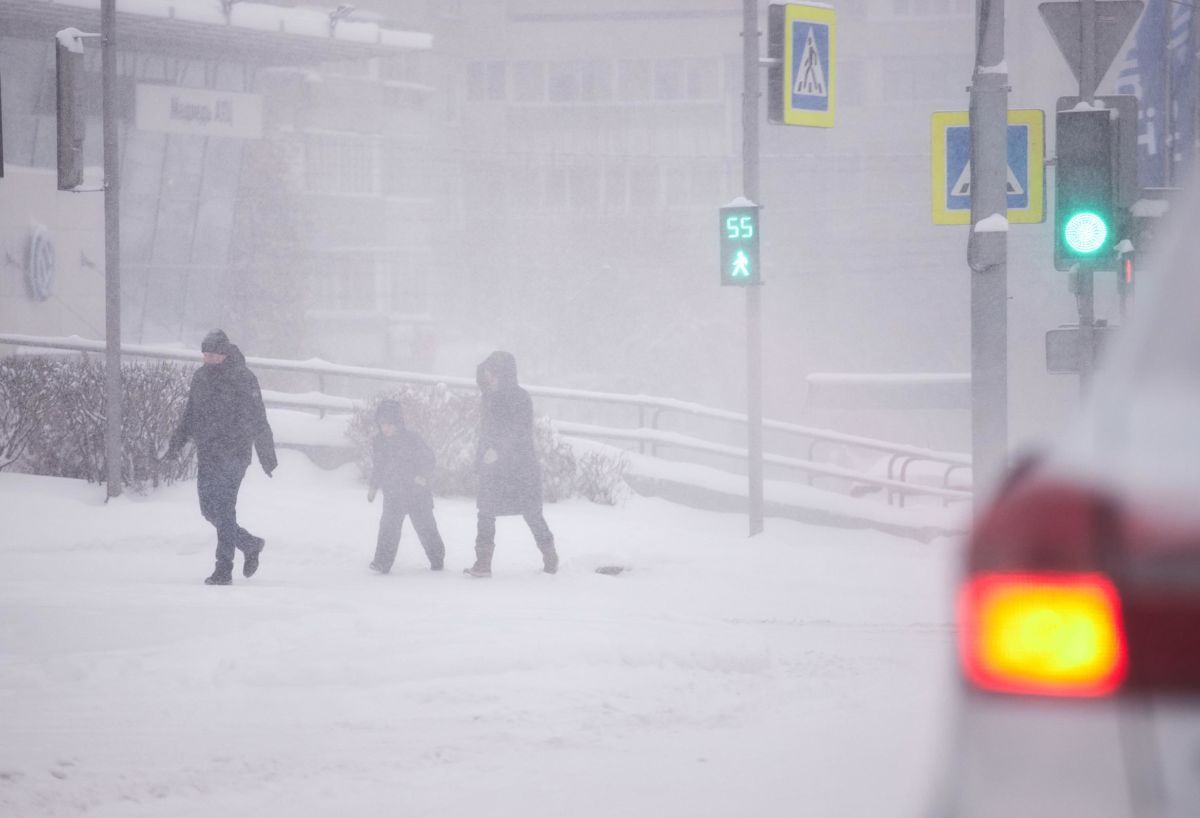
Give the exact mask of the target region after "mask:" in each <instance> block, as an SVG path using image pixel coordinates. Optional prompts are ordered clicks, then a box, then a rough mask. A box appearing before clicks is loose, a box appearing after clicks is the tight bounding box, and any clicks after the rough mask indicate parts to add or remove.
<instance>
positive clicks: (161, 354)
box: [0, 333, 971, 506]
mask: <svg viewBox="0 0 1200 818" xmlns="http://www.w3.org/2000/svg"><path fill="white" fill-rule="evenodd" d="M0 345H11V346H16V347H26V348H33V349H58V350H67V351H72V352H83V353H99V352H103V351H104V348H105V347H104V343H103V342H102V341H91V340H87V339H84V338H78V337H69V338H45V337H38V336H28V335H12V334H2V333H0ZM121 354H122V355H123V356H127V357H131V358H149V359H157V360H168V361H179V362H185V363H199V362H201V361H202V360H203V357H202V355H201V354H200V353H199V352H193V351H190V350H184V349H173V348H169V347H155V346H148V345H139V344H127V345H123V346H122V347H121ZM246 362H247V364H248V365H250V366H252V367H254V368H255V369H258V370H264V371H277V372H292V373H299V374H304V375H308V376H311V377H314V378H315V379H316V385H317V393H307V394H304V393H299V394H298V393H290V392H277V391H270V390H265V391H264V393H263V395H264V400H266V402H267V403H269V404H271V405H273V406H281V407H287V408H294V409H308V410H312V411H316V412H318V413H320V414H321V416H324V415H325V414H326V413H327V412H336V413H346V412H350V411H353V409H354V408H355V407H356V406H358V405H361V402H360V401H356V400H355V399H353V398H346V397H341V396H337V395H330V394H328V391H327V386H328V379H329V378H332V377H340V378H355V379H361V380H367V381H377V382H384V383H400V384H411V385H420V386H437V385H444V386H445V387H447V388H449V389H454V390H459V391H474V390H476V389H477V387H476V384H475V380H474V379H473V378H463V377H455V376H440V375H428V374H425V373H420V372H403V371H398V370H392V369H382V368H377V367H365V366H349V365H342V364H334V363H330V362H328V361H323V360H320V359H315V358H314V359H309V360H307V361H294V360H286V359H276V358H258V357H248V358H247V359H246ZM523 386H524V388H525V389H526V390H527V391H528V392H529V393H530V394H531V395H532V396H534V397H540V398H546V399H554V400H561V401H572V402H579V403H584V404H590V405H594V406H596V405H609V406H628V407H631V408H633V409H635V410H636V412H637V420H638V423H637V426H636V427H632V428H631V427H613V426H601V425H594V424H589V423H578V422H573V421H568V420H562V419H559V420H555V421H554V425H555V427H556V428H557V429H558V430H559V431H560V432H561V433H562V434H564V435H568V436H573V437H582V438H588V439H593V440H619V441H623V442H625V443H630V444H636V445H637V447H638V450H639V451H640V452H641V453H645V454H649V455H651V456H658V455H659V452H660V451H661V450H663V449H677V450H683V451H688V452H691V453H694V454H703V455H710V456H718V457H721V458H727V459H732V460H735V461H740V462H743V463H744V462H745V461H746V459H747V453H746V450H745V449H744V448H739V447H736V446H730V445H727V444H722V443H718V442H714V441H710V440H704V439H702V438H697V437H693V436H689V435H684V434H680V433H678V432H672V431H666V430H663V429H661V428H660V423H661V421H662V418H663V416H664V415H665V414H667V413H673V414H676V415H682V416H686V417H692V418H703V419H707V420H716V421H722V422H726V423H729V424H732V425H734V426H742V427H744V426H745V425H746V422H747V421H746V416H745V415H743V414H740V413H738V412H730V411H727V410H724V409H716V408H713V407H710V406H704V405H702V404H697V403H689V402H686V401H680V400H674V399H671V398H660V397H654V396H650V395H623V394H617V393H612V392H594V391H588V390H577V389H564V388H559V387H552V386H532V385H528V384H523ZM763 426H764V428H765V429H767V430H770V431H773V432H777V433H781V434H784V435H790V436H794V437H796V438H798V439H800V440H801V441H802V442H804V441H807V457H805V458H797V457H788V456H784V455H779V454H767V455H765V456H764V461H765V462H766V463H767V464H769V465H772V466H775V467H778V468H781V469H787V470H791V471H799V472H802V473H804V474H805V475H806V478H807V483H808V484H809V485H812V484H813V482H814V480H815V479H817V478H830V479H836V480H839V481H843V482H846V483H849V484H850V485H852V486H859V487H868V488H870V489H874V490H880V491H883V492H885V493H886V498H887V502H888V504H889V505H890V504H893V503H895V504H898V505H900V506H903V505H904V504H905V498H907V497H912V496H925V497H933V498H937V499H939V500H941V501H942V502H943V504H949V503H950V502H951V501H969V500H970V499H971V492H970V490H969V488H966V487H955V486H952V485H951V478H952V477H953V475H954V474H955V473H957V472H962V471H969V470H970V468H971V460H970V458H969V457H968V456H967V455H965V454H961V453H957V452H944V451H938V450H934V449H925V448H921V447H918V446H909V445H906V444H902V443H892V442H889V441H884V440H878V439H875V438H869V437H861V436H857V435H851V434H846V433H844V432H836V431H832V430H829V429H818V428H815V427H811V426H802V425H799V424H794V423H784V422H781V421H775V420H766V421H764V423H763ZM821 445H827V446H840V447H843V448H844V449H847V450H852V451H859V452H868V453H874V454H878V455H880V456H883V457H886V458H887V461H886V469H885V470H884V474H882V475H880V474H876V473H872V472H869V471H858V470H855V469H850V468H845V467H842V466H837V465H833V464H830V463H823V462H819V461H816V460H814V459H813V458H814V455H815V452H816V450H817V447H818V446H821ZM917 463H926V464H932V465H933V466H934V467H936V468H937V469H938V470H940V472H941V479H940V485H927V484H922V483H916V482H911V481H910V468H911V467H912V466H913V465H914V464H917Z"/></svg>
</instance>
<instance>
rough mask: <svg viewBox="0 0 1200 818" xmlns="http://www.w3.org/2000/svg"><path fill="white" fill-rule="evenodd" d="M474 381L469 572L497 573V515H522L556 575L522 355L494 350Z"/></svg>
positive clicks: (476, 574)
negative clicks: (473, 524) (473, 527)
mask: <svg viewBox="0 0 1200 818" xmlns="http://www.w3.org/2000/svg"><path fill="white" fill-rule="evenodd" d="M475 380H476V382H477V383H478V384H479V389H480V392H481V393H482V395H483V397H482V403H481V406H480V421H479V448H478V449H477V450H476V454H475V468H476V470H477V471H478V473H479V495H478V498H477V499H476V506H477V508H478V511H479V520H478V529H477V532H476V535H475V564H474V565H473V566H472V567H470V568H468V569H467V570H466V573H467V574H469V575H470V576H473V577H490V576H491V575H492V553H493V552H494V551H495V550H496V518H497V517H503V516H509V515H516V514H520V515H521V516H523V517H524V518H525V522H526V524H527V525H528V526H529V530H530V531H531V532H533V539H534V542H536V543H537V547H538V550H540V551H541V552H542V566H543V568H544V570H545V571H546V573H548V574H553V573H555V572H556V571H557V570H558V553H557V552H556V551H555V550H554V534H553V533H551V531H550V527H549V526H548V525H546V519H545V517H543V516H542V469H541V466H540V465H539V464H538V458H537V450H536V449H535V448H534V445H533V401H532V400H531V399H530V397H529V393H528V392H526V391H525V390H524V389H522V388H521V387H520V385H519V384H518V383H517V359H516V358H514V357H513V356H512V354H511V353H508V352H499V351H497V352H493V353H492V354H491V355H489V356H488V357H487V359H486V360H485V361H484V362H483V363H481V364H480V365H479V367H478V368H477V369H476V370H475Z"/></svg>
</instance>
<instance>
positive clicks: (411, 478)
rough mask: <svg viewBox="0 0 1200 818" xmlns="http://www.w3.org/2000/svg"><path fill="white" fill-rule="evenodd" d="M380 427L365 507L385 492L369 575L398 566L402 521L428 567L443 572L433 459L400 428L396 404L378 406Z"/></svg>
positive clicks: (417, 437)
mask: <svg viewBox="0 0 1200 818" xmlns="http://www.w3.org/2000/svg"><path fill="white" fill-rule="evenodd" d="M375 424H376V425H377V426H378V427H379V429H378V434H376V435H375V439H374V441H372V444H371V479H370V483H369V485H370V488H369V489H368V491H367V502H369V503H373V502H375V494H376V492H378V491H379V490H380V489H382V490H383V514H382V515H381V516H380V518H379V536H378V538H377V540H376V544H375V559H373V560H372V561H371V570H372V571H378V572H379V573H381V574H386V573H388V572H389V571H391V570H392V564H393V563H394V562H395V561H396V551H397V550H398V549H399V547H400V531H401V529H402V528H403V526H404V518H405V517H406V516H407V517H410V518H412V524H413V528H414V529H416V532H417V539H418V540H420V541H421V547H422V548H424V549H425V556H427V557H428V558H429V567H430V569H432V570H434V571H441V570H442V565H443V562H444V560H445V557H446V546H445V544H444V543H443V542H442V535H441V534H440V533H439V532H438V527H437V521H436V520H435V519H434V517H433V492H432V491H431V490H430V488H429V483H430V481H431V480H432V479H433V470H434V467H435V466H436V459H435V458H434V455H433V450H432V449H430V448H429V444H427V443H426V442H425V441H424V440H423V439H422V438H421V436H420V435H419V434H417V433H416V432H413V431H411V430H409V429H407V428H405V425H404V409H403V407H401V405H400V404H399V402H397V401H394V400H384V401H380V403H379V406H378V408H376V410H375Z"/></svg>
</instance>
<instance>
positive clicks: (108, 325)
mask: <svg viewBox="0 0 1200 818" xmlns="http://www.w3.org/2000/svg"><path fill="white" fill-rule="evenodd" d="M100 37H101V40H100V75H101V86H102V87H101V93H102V101H101V104H102V107H103V109H104V128H103V130H104V339H105V355H104V367H105V371H104V385H105V389H104V395H105V401H104V404H105V419H106V423H107V425H106V429H105V436H104V454H105V461H106V464H107V469H106V484H107V490H108V497H110V498H112V497H118V496H120V494H121V486H122V478H121V458H122V450H121V425H122V415H121V392H122V390H121V238H120V224H121V222H120V205H119V197H120V192H121V185H120V154H119V153H118V151H117V137H118V134H117V3H116V0H102V4H101V7H100Z"/></svg>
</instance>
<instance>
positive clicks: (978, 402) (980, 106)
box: [967, 0, 1009, 493]
mask: <svg viewBox="0 0 1200 818" xmlns="http://www.w3.org/2000/svg"><path fill="white" fill-rule="evenodd" d="M975 26H976V37H975V42H976V52H975V72H974V75H973V76H972V78H971V112H970V122H971V235H970V238H969V240H968V249H967V259H968V264H969V266H970V268H971V460H972V463H973V464H974V475H975V478H974V481H975V490H976V492H977V493H980V492H982V491H983V490H985V489H986V488H987V487H988V486H989V485H991V484H992V483H993V482H994V481H995V480H997V479H998V478H999V477H1000V476H1001V475H1002V474H1003V472H1004V471H1005V469H1006V468H1007V465H1008V232H1007V226H1008V90H1009V88H1008V73H1007V72H1008V69H1007V67H1006V63H1005V53H1004V0H976V3H975ZM997 217H998V218H997ZM988 220H990V223H989V221H988ZM1001 220H1003V221H1001Z"/></svg>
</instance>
